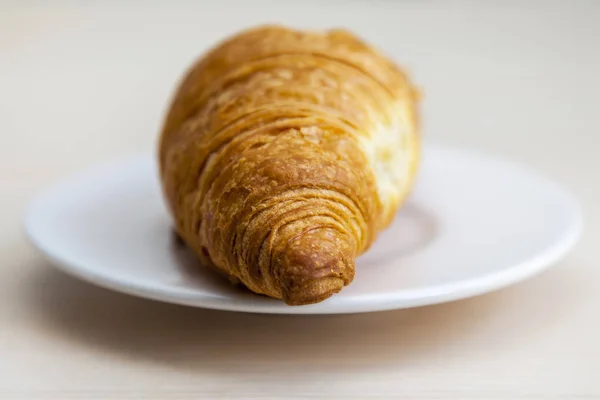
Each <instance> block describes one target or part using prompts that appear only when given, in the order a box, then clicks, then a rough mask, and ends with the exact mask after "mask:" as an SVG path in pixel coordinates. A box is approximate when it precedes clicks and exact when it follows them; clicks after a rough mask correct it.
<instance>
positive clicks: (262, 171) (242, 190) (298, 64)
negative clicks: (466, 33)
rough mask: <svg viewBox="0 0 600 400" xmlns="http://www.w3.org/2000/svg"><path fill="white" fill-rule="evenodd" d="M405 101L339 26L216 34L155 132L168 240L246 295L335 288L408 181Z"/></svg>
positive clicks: (389, 73)
mask: <svg viewBox="0 0 600 400" xmlns="http://www.w3.org/2000/svg"><path fill="white" fill-rule="evenodd" d="M416 97H417V96H416V91H415V90H414V89H413V87H412V85H411V83H410V82H409V80H408V78H407V76H406V75H405V74H404V73H403V72H402V71H401V70H400V69H399V68H398V67H397V66H396V65H394V64H393V63H392V62H391V61H390V60H389V59H387V58H386V57H385V56H383V55H381V54H380V53H379V52H377V51H376V50H375V49H373V48H372V47H370V46H369V45H367V44H366V43H364V42H362V41H361V40H360V39H358V38H357V37H356V36H354V35H353V34H351V33H349V32H346V31H341V30H332V31H328V32H324V33H318V32H308V31H299V30H292V29H288V28H285V27H278V26H266V27H258V28H254V29H250V30H246V31H243V32H240V33H238V34H236V35H235V36H232V37H230V38H228V39H227V40H226V41H224V42H222V43H220V44H219V45H217V46H216V47H215V48H213V49H212V50H211V51H209V52H207V53H206V54H205V55H203V56H202V57H201V58H200V59H199V60H197V61H196V62H195V63H194V65H193V66H192V67H191V68H190V70H189V71H188V73H187V75H186V77H185V79H184V80H183V81H182V82H181V84H180V86H179V88H178V90H177V91H176V93H175V96H174V98H173V100H172V103H171V105H170V109H169V112H168V115H167V117H166V120H165V123H164V127H163V131H162V134H161V138H160V155H159V156H160V160H159V161H160V170H161V181H162V186H163V190H164V193H165V196H166V198H167V200H168V204H169V206H170V209H171V212H172V215H173V217H174V221H175V226H176V230H177V232H178V233H179V235H180V236H181V238H182V239H183V240H184V241H185V242H186V243H187V245H188V246H189V247H190V248H191V249H192V250H193V251H194V252H195V253H196V254H197V255H198V257H199V258H200V259H201V261H202V263H203V264H205V265H208V266H211V267H213V268H216V269H217V270H219V271H221V272H222V273H224V274H225V275H227V276H229V277H230V279H231V280H232V281H236V282H241V283H242V284H243V285H245V286H246V287H247V288H249V289H250V290H252V291H253V292H255V293H260V294H265V295H267V296H271V297H275V298H279V299H283V300H284V301H285V302H286V303H287V304H290V305H300V304H310V303H316V302H320V301H322V300H324V299H326V298H328V297H330V296H331V295H332V294H334V293H337V292H339V291H340V290H341V289H342V288H343V287H344V286H345V285H347V284H349V283H350V282H351V281H352V279H353V277H354V260H355V259H356V257H357V256H358V255H360V254H361V253H363V252H364V251H366V250H367V249H368V248H369V246H370V245H371V244H372V243H373V241H374V240H375V239H376V238H377V235H378V234H379V233H380V232H381V231H382V230H383V229H385V228H386V227H387V226H388V225H389V223H390V222H391V221H392V219H393V217H394V215H395V213H396V211H397V209H398V207H399V206H400V205H401V203H402V201H403V199H404V198H405V196H406V194H407V192H408V191H409V189H410V187H411V185H412V182H413V180H414V175H415V169H416V165H417V163H418V159H419V152H418V132H417V126H418V121H417V109H416V107H417V98H416Z"/></svg>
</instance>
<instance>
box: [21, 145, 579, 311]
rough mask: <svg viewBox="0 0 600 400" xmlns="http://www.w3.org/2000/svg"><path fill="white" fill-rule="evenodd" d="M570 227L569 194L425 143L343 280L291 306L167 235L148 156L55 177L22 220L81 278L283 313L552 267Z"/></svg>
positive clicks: (481, 285)
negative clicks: (388, 213) (331, 291)
mask: <svg viewBox="0 0 600 400" xmlns="http://www.w3.org/2000/svg"><path fill="white" fill-rule="evenodd" d="M581 225H582V224H581V214H580V210H579V206H578V205H577V202H576V201H574V199H573V198H572V197H571V196H570V195H569V194H568V193H566V192H565V191H564V190H563V189H561V188H560V187H559V186H558V185H556V184H555V183H553V182H552V181H550V180H548V179H546V178H544V177H543V176H540V175H538V174H536V173H534V172H532V171H529V170H528V169H526V168H523V167H520V166H518V165H515V164H513V163H511V162H507V161H502V160H498V159H496V158H490V157H488V156H484V155H479V154H474V153H472V152H467V151H463V150H457V149H451V148H445V147H437V146H431V145H428V146H426V147H425V149H424V161H423V165H422V167H421V170H420V175H419V178H418V184H417V187H416V188H415V190H414V192H413V195H412V197H411V199H410V201H409V202H408V203H407V205H406V206H405V207H404V208H403V209H402V210H401V211H400V213H399V214H398V216H397V218H396V220H395V222H394V224H393V225H392V226H391V227H390V228H389V229H388V230H387V231H386V232H384V233H383V234H382V235H381V236H380V238H379V240H378V241H377V242H376V244H375V245H374V246H373V247H372V248H371V250H369V251H368V252H367V253H366V254H365V255H363V256H362V257H360V258H359V259H358V260H357V269H356V276H355V279H354V282H353V283H352V284H350V285H349V286H347V287H346V288H344V289H343V290H342V292H341V293H339V294H337V295H335V296H334V297H332V298H330V299H328V300H326V301H325V302H322V303H320V304H316V305H310V306H299V307H291V306H287V305H285V304H283V303H282V302H281V301H278V300H274V299H269V298H266V297H262V296H258V295H254V294H251V293H248V292H245V291H242V290H239V289H236V288H234V287H231V286H230V285H229V283H227V282H224V281H223V280H222V279H221V278H220V277H217V276H214V275H213V274H212V273H211V272H209V271H206V270H205V269H203V268H201V267H200V266H198V265H197V263H196V261H195V259H194V257H193V256H192V255H191V254H190V253H189V251H188V250H187V249H185V247H184V246H182V245H179V244H178V243H176V241H175V240H174V237H173V234H172V231H171V224H170V219H169V216H168V214H167V213H166V211H165V208H164V205H163V202H162V196H161V194H160V190H159V185H158V180H157V174H156V167H155V162H154V159H153V158H152V157H151V156H150V155H147V156H143V157H138V158H133V159H130V160H127V161H124V162H117V163H112V164H109V165H103V166H99V167H96V168H94V169H92V170H89V171H86V172H83V173H80V174H79V175H77V176H75V177H72V178H70V179H68V180H66V181H63V182H62V183H59V184H58V185H56V186H54V187H53V188H51V189H50V190H48V191H47V192H45V193H44V194H43V195H41V196H40V197H38V198H37V199H36V200H35V201H34V202H33V203H32V205H31V207H30V208H29V211H28V214H27V216H26V229H27V233H28V235H29V237H30V238H31V240H32V241H33V243H34V244H35V245H36V246H37V247H38V248H39V249H40V250H41V251H42V252H43V253H44V254H46V255H47V256H48V257H49V258H50V259H51V260H52V261H53V262H54V263H55V264H56V265H57V266H58V267H59V268H60V269H62V270H63V271H66V272H68V273H70V274H72V275H75V276H77V277H79V278H82V279H84V280H86V281H89V282H92V283H95V284H98V285H100V286H104V287H107V288H110V289H114V290H117V291H121V292H125V293H129V294H133V295H138V296H141V297H146V298H151V299H155V300H161V301H166V302H172V303H180V304H187V305H191V306H197V307H206V308H215V309H223V310H235V311H247V312H263V313H285V314H327V313H352V312H367V311H377V310H388V309H396V308H407V307H415V306H421V305H426V304H433V303H441V302H446V301H451V300H456V299H461V298H466V297H470V296H474V295H478V294H482V293H485V292H489V291H491V290H495V289H499V288H502V287H505V286H507V285H510V284H513V283H516V282H519V281H521V280H523V279H525V278H528V277H530V276H532V275H534V274H536V273H538V272H540V271H542V270H543V269H545V268H546V267H548V266H550V265H551V264H553V263H555V262H556V261H557V260H558V259H559V258H560V257H561V256H563V255H564V254H565V253H566V252H567V251H568V250H569V249H570V248H571V247H572V246H573V245H574V244H575V242H576V240H577V238H578V237H579V234H580V231H581Z"/></svg>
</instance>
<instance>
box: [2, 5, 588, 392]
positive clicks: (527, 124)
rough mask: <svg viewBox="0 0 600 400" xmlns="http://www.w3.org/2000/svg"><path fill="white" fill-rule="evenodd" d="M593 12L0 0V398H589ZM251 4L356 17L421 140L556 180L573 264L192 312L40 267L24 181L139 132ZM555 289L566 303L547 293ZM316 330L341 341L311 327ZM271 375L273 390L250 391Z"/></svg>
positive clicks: (288, 17) (128, 149)
mask: <svg viewBox="0 0 600 400" xmlns="http://www.w3.org/2000/svg"><path fill="white" fill-rule="evenodd" d="M599 21H600V1H594V0H587V1H586V0H577V1H566V0H565V1H557V0H551V1H543V0H539V1H535V0H528V1H517V0H508V1H474V0H473V1H467V0H451V1H443V0H387V1H384V0H373V1H358V0H345V1H343V0H332V1H325V0H303V1H274V0H273V1H267V0H253V1H243V0H237V1H233V0H222V1H127V2H126V1H100V0H98V1H85V2H84V1H74V0H72V1H67V0H54V1H42V0H37V1H36V0H32V1H7V0H0V182H1V184H0V246H2V247H1V248H0V261H1V262H0V398H3V399H4V398H6V399H13V398H57V399H58V398H61V399H66V398H81V397H84V396H83V395H82V394H88V395H90V396H91V395H95V396H96V397H95V398H114V397H115V396H116V397H117V398H150V397H152V395H155V396H158V397H161V396H162V395H160V396H159V395H157V393H158V394H160V393H165V394H164V396H162V398H166V396H167V394H169V393H170V395H172V398H178V399H183V398H196V397H194V396H195V394H194V393H198V392H196V391H195V390H196V389H197V388H198V387H197V384H199V382H202V383H203V384H204V385H206V386H204V387H205V388H209V389H206V391H204V392H202V393H204V394H205V395H207V396H208V397H207V398H216V397H217V396H225V395H226V393H228V392H227V389H226V388H227V387H236V388H238V389H239V390H240V391H241V392H245V393H247V394H248V393H249V394H253V395H256V397H254V398H283V397H285V396H284V395H285V394H288V395H290V393H296V394H298V395H299V396H300V394H301V393H305V394H306V396H308V397H306V398H319V397H318V394H319V393H322V390H326V389H333V390H335V392H336V393H337V394H339V395H340V396H345V397H344V398H351V396H359V394H360V393H361V392H360V389H361V388H362V389H364V388H371V389H375V392H369V393H380V394H381V393H383V394H385V393H387V394H390V393H399V392H400V391H402V393H404V394H406V395H407V396H408V397H407V398H420V399H441V398H457V399H458V398H460V399H467V398H494V399H500V398H519V399H551V398H552V399H559V398H560V399H567V398H568V399H575V398H578V399H584V398H585V399H592V398H600V397H598V396H600V388H599V385H598V383H597V378H598V376H600V364H599V363H598V360H599V359H600V346H598V344H597V336H598V335H597V333H598V329H599V327H600V320H599V319H598V312H597V309H598V306H599V305H600V302H599V296H598V294H597V293H598V290H597V284H596V282H598V272H596V270H597V268H596V266H597V263H598V256H599V254H598V251H597V245H598V238H599V235H600V208H599V206H598V200H600V195H599V188H598V186H599V185H598V180H599V178H600V176H599V173H598V170H599V169H600V164H599V160H598V155H597V153H598V148H599V145H600V133H599V131H600V121H599V118H598V111H597V108H598V104H599V97H598V96H599V93H600V74H599V71H600V43H599V40H600V24H599ZM259 23H282V24H289V25H293V26H296V27H305V28H329V27H344V28H348V29H351V30H353V31H355V32H356V33H357V34H359V35H361V36H363V37H364V38H365V39H367V40H368V41H369V42H371V43H372V44H374V45H376V46H377V47H379V48H380V49H381V50H383V51H384V52H386V53H387V54H389V55H390V56H392V57H393V58H394V59H395V60H396V61H397V62H398V63H400V64H402V65H403V66H404V67H406V68H407V70H408V71H409V73H410V74H411V75H412V76H413V77H414V80H415V81H416V82H417V83H418V84H419V85H420V86H421V88H422V91H423V93H424V99H423V104H422V107H423V109H422V113H423V116H422V121H423V135H424V136H425V137H426V140H431V141H439V142H445V143H450V144H454V145H460V146H465V147H470V148H477V149H481V150H484V151H488V152H490V153H495V154H501V155H503V156H504V157H508V158H512V159H515V160H517V161H520V162H523V163H526V164H529V165H531V166H533V167H535V168H536V169H538V170H540V171H542V172H544V173H545V174H547V175H549V176H551V177H553V178H554V179H556V180H558V181H559V182H561V183H562V184H563V185H565V186H566V187H567V188H569V189H571V190H572V191H573V192H575V194H576V195H577V196H578V197H579V199H580V201H581V202H582V204H583V206H584V210H585V218H586V234H585V235H584V237H583V239H582V240H581V242H580V244H579V245H578V247H577V250H576V252H575V253H574V255H573V256H572V258H571V259H570V260H571V261H570V267H573V268H570V269H569V270H568V271H565V270H564V269H562V270H561V269H560V268H559V269H557V272H549V273H548V274H545V275H544V276H543V277H540V278H539V279H537V280H535V281H534V282H533V283H530V284H528V285H521V286H519V287H516V288H513V289H509V290H507V291H504V292H503V293H500V294H494V295H490V296H487V297H486V298H485V299H483V300H482V299H477V300H472V301H471V300H469V301H465V302H460V303H455V304H449V305H442V306H438V307H433V308H424V309H419V310H414V311H410V312H406V313H402V314H399V313H382V314H379V315H371V316H364V317H362V319H359V318H358V317H357V316H345V317H335V318H331V319H327V320H325V319H307V318H298V319H290V318H284V319H278V320H275V319H273V318H274V317H273V318H272V317H265V316H239V315H236V314H228V313H215V312H209V311H206V312H204V311H201V310H195V311H193V310H188V309H183V308H177V307H173V306H167V305H158V304H154V303H148V302H145V301H142V300H137V299H135V300H134V299H130V298H128V297H125V296H121V295H117V294H107V292H105V291H102V290H100V289H96V288H92V287H89V286H87V285H82V284H79V283H76V282H75V281H73V280H71V279H70V278H66V277H62V275H60V276H59V275H56V274H54V272H52V273H51V272H43V273H42V272H41V271H42V270H43V271H49V270H50V269H49V268H48V266H47V265H46V264H45V263H44V262H43V261H41V259H40V257H39V255H37V254H35V253H34V252H33V251H32V249H31V247H29V245H28V244H27V243H26V242H25V240H24V238H23V235H22V232H21V217H22V213H23V211H24V209H25V207H26V204H27V201H28V200H29V199H30V198H31V196H33V195H34V194H35V193H37V192H38V191H39V190H40V189H41V188H43V187H45V186H48V185H49V184H51V183H52V182H53V181H54V180H55V179H58V178H60V177H62V176H64V175H65V174H69V173H72V172H74V171H76V170H79V169H82V168H84V167H87V166H90V165H92V164H95V163H97V162H101V161H106V160H108V159H112V158H117V157H122V156H127V155H129V154H132V153H140V152H151V151H155V147H156V138H157V134H158V131H159V129H160V124H161V120H162V117H163V115H164V111H165V107H166V106H167V104H168V100H169V98H170V95H171V93H172V91H173V90H174V88H175V84H176V82H177V81H178V80H179V78H180V77H181V74H182V73H183V71H184V70H185V69H186V68H187V66H188V65H189V64H190V63H191V62H192V61H193V60H194V59H195V58H196V57H197V56H198V55H200V54H201V53H202V52H203V51H204V50H206V49H207V48H208V47H209V46H211V45H213V44H214V43H215V42H216V41H218V40H221V39H222V38H223V37H224V36H226V35H228V34H231V33H233V32H235V31H237V30H239V29H242V28H244V27H248V26H252V25H255V24H259ZM518 195H519V194H518V193H515V196H518ZM561 271H562V272H561ZM559 291H567V294H566V295H565V296H563V298H568V299H569V302H567V303H564V304H553V305H552V307H547V305H548V302H550V303H552V301H553V300H552V295H553V294H554V293H557V292H559ZM499 304H501V306H500V305H499ZM532 316H535V319H532ZM478 321H483V323H482V324H478ZM465 326H467V327H468V329H463V327H465ZM370 328H376V329H370ZM330 330H333V331H337V332H338V333H337V334H334V336H335V335H337V336H336V337H337V338H338V339H339V340H335V341H334V342H335V343H333V344H330V345H328V346H323V347H315V346H314V343H315V340H316V339H315V338H317V339H318V337H320V336H323V335H326V334H327V333H326V332H328V331H330ZM465 331H467V332H468V333H467V332H465ZM140 332H154V333H155V335H145V336H144V335H141V334H140ZM278 332H281V333H282V334H283V335H284V337H285V338H286V339H287V342H286V341H279V342H278V341H277V338H278V337H279V336H278ZM238 333H239V334H238ZM198 343H210V346H209V347H204V348H201V347H198ZM289 343H294V344H295V345H294V346H290V345H289ZM431 348H435V349H436V351H435V352H432V351H430V350H427V349H431ZM282 354H284V355H285V354H287V355H289V357H285V356H284V355H282ZM432 354H434V356H431V355H432ZM424 355H427V356H426V357H425V356H424ZM298 363H300V364H301V365H305V366H307V365H310V366H311V368H308V367H306V368H304V369H303V370H302V371H299V370H298V369H297V368H296V366H297V365H300V364H298ZM57 365H59V366H58V367H57ZM365 368H368V370H367V371H369V373H366V372H365V371H366V370H365ZM332 371H333V372H332ZM152 373H154V374H155V375H152ZM265 374H267V375H265ZM268 374H273V375H272V376H273V377H279V378H278V379H276V380H275V382H271V383H272V384H273V385H275V389H274V390H275V391H274V392H271V395H272V397H264V396H260V393H262V392H261V390H262V388H264V385H263V384H261V383H260V382H261V379H264V378H265V376H267V377H268V376H271V375H268ZM277 374H289V375H288V377H289V376H292V377H295V378H294V379H296V378H297V377H302V378H301V379H300V380H298V382H297V383H294V382H296V381H295V380H294V379H291V378H290V379H284V378H281V375H277ZM499 374H506V376H507V377H506V378H499V376H500V375H499ZM149 376H154V377H155V378H154V379H150V380H149V379H148V377H149ZM372 384H376V387H374V386H371V385H372ZM228 385H233V386H228ZM399 386H401V387H399ZM107 387H110V388H113V389H114V391H110V390H107V389H106V388H107ZM111 390H112V389H111ZM138 395H139V396H141V397H135V396H138ZM80 396H81V397H80ZM127 396H129V397H127ZM177 396H179V397H177ZM186 396H188V397H186ZM310 396H313V397H310ZM360 396H362V397H360ZM360 396H359V397H356V398H364V396H363V395H362V394H361V395H360ZM390 396H391V395H390ZM469 396H471V397H469ZM91 397H93V396H91ZM223 398H225V397H223ZM390 398H393V396H391V397H390Z"/></svg>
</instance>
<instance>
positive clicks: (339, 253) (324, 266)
mask: <svg viewBox="0 0 600 400" xmlns="http://www.w3.org/2000/svg"><path fill="white" fill-rule="evenodd" d="M352 255H353V253H352V252H351V250H350V247H349V246H348V245H347V243H345V241H344V240H340V238H337V237H336V235H335V233H334V232H333V231H331V230H328V229H321V230H315V231H313V232H311V233H309V234H306V235H302V236H300V237H299V238H298V239H297V240H295V241H293V242H291V243H290V244H289V245H288V246H287V248H286V251H285V252H284V255H283V257H282V258H280V259H279V260H278V266H277V268H276V269H277V270H279V274H278V275H279V281H280V283H281V294H282V299H283V301H284V302H285V303H286V304H288V305H305V304H313V303H319V302H321V301H323V300H325V299H327V298H329V297H331V296H332V295H334V294H336V293H338V292H339V291H341V290H342V288H343V287H344V286H346V285H348V284H349V283H350V282H351V281H352V279H353V278H354V259H353V256H352Z"/></svg>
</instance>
